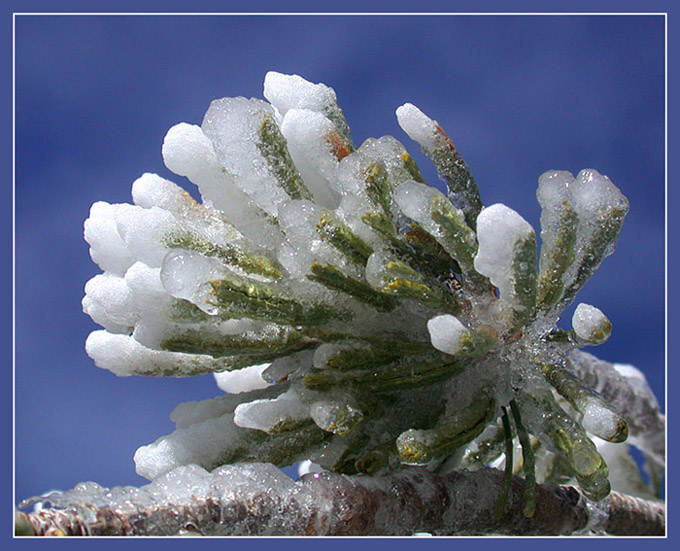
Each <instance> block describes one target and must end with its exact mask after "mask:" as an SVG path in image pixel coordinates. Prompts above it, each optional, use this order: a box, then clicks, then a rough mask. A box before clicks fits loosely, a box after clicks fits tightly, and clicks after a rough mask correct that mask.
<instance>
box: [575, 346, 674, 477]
mask: <svg viewBox="0 0 680 551" xmlns="http://www.w3.org/2000/svg"><path fill="white" fill-rule="evenodd" d="M568 359H569V365H570V368H571V369H572V370H573V373H574V374H575V375H576V376H577V377H578V378H579V379H581V380H582V381H583V383H584V384H586V385H588V386H589V387H590V388H592V389H594V390H596V391H597V392H599V393H600V394H601V395H602V397H603V398H604V399H605V400H607V402H609V403H610V404H611V405H613V406H614V407H615V408H616V409H617V411H619V412H620V413H621V415H623V416H624V417H625V418H626V421H627V423H628V429H629V433H630V441H631V442H632V443H634V444H635V445H636V446H637V447H639V448H640V449H641V450H642V451H643V452H644V453H645V454H646V455H648V456H649V457H651V458H652V459H653V460H655V461H656V462H657V463H658V464H659V465H664V464H665V455H666V441H665V434H666V418H665V416H664V415H663V414H662V413H661V412H660V411H659V403H658V402H657V400H656V398H655V396H654V393H653V392H652V390H651V389H650V388H649V385H648V384H647V380H646V379H645V377H644V375H643V374H642V373H641V372H640V371H639V370H637V369H635V368H634V367H632V366H629V365H622V364H612V363H610V362H607V361H604V360H600V359H599V358H597V357H595V356H593V355H592V354H588V353H587V352H582V351H581V350H573V351H571V352H570V353H569V355H568Z"/></svg>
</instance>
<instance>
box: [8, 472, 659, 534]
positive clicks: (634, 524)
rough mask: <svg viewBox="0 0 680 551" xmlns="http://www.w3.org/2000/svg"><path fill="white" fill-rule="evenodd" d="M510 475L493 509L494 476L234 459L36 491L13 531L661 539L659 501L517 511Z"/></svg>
mask: <svg viewBox="0 0 680 551" xmlns="http://www.w3.org/2000/svg"><path fill="white" fill-rule="evenodd" d="M524 484H525V482H524V481H523V480H522V479H521V478H519V477H513V479H512V493H511V497H510V499H509V502H508V505H507V508H506V510H505V514H504V515H503V516H501V517H500V518H497V517H496V515H495V514H494V511H495V507H496V497H497V496H498V494H499V492H500V490H501V488H502V486H503V473H501V472H500V471H497V470H496V469H482V470H479V471H476V472H473V473H471V472H465V471H464V472H452V473H449V474H447V475H444V476H441V475H437V474H434V473H432V472H429V471H427V470H425V469H420V468H411V469H408V470H404V471H401V472H398V473H394V474H392V475H390V476H384V477H366V476H353V477H350V476H346V475H339V474H335V473H309V474H307V475H305V476H303V477H302V478H301V479H300V480H298V481H297V482H294V481H293V480H291V479H290V478H288V477H287V476H286V475H285V474H283V473H282V472H281V471H279V470H278V469H276V468H275V467H273V466H272V465H269V464H262V463H253V464H237V465H231V466H227V467H220V468H218V469H216V470H214V471H213V472H212V473H208V472H207V471H205V470H203V469H201V468H200V467H196V466H195V465H190V466H187V467H180V468H178V469H176V470H174V471H172V472H170V473H168V474H167V475H165V476H164V477H161V478H159V479H158V480H156V481H154V482H153V483H151V484H149V485H147V486H143V487H141V488H129V487H128V488H120V487H118V488H112V489H111V490H109V489H108V488H102V487H101V486H99V485H98V484H95V483H92V482H89V483H84V484H80V485H78V486H77V487H76V488H74V489H73V490H70V491H68V492H65V493H56V494H51V495H49V496H43V497H39V498H33V499H31V500H27V501H26V502H24V503H23V504H22V508H26V507H29V506H30V505H32V504H35V503H40V504H42V507H41V508H40V509H39V510H37V511H34V512H30V513H26V512H19V513H17V514H16V517H15V519H16V520H15V527H16V530H17V532H18V533H20V534H21V535H41V536H42V535H88V536H177V535H184V536H187V535H188V536H192V535H196V536H200V535H203V536H266V535H274V536H305V535H307V536H322V535H336V536H341V535H345V536H366V535H375V536H387V535H412V534H415V533H423V532H425V533H430V534H433V535H480V534H487V535H542V536H547V535H560V534H561V535H567V534H573V533H600V534H602V533H604V534H610V535H636V536H642V535H663V534H664V531H665V510H664V506H663V505H662V504H659V503H655V502H651V501H645V500H642V499H638V498H633V497H631V496H627V495H624V494H618V493H612V494H611V495H610V496H609V497H608V498H607V499H606V500H605V501H604V502H602V503H600V504H598V505H597V506H596V507H593V506H589V505H588V504H587V503H586V501H585V500H584V499H583V497H582V496H581V494H580V493H579V491H578V490H576V489H575V488H572V487H564V486H558V487H555V486H542V485H541V486H537V487H536V504H537V506H536V511H535V514H534V515H533V517H531V518H527V517H525V516H524V514H523V506H524V503H523V498H522V493H523V486H524Z"/></svg>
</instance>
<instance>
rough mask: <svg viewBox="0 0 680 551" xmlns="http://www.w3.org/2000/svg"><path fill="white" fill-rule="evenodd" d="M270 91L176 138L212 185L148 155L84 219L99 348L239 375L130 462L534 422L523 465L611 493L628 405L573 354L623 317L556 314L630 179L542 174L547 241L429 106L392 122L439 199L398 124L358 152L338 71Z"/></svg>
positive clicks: (355, 447)
mask: <svg viewBox="0 0 680 551" xmlns="http://www.w3.org/2000/svg"><path fill="white" fill-rule="evenodd" d="M264 96H265V97H266V98H267V100H268V101H269V103H267V102H265V101H262V100H259V99H245V98H242V97H239V98H224V99H220V100H216V101H214V102H213V103H212V104H211V106H210V108H209V110H208V112H207V113H206V115H205V118H204V120H203V123H202V125H201V126H196V125H192V124H186V123H181V124H178V125H176V126H174V127H173V128H171V129H170V131H169V132H168V134H167V136H166V137H165V141H164V143H163V158H164V161H165V163H166V165H167V166H168V168H169V169H170V170H172V171H173V172H175V173H176V174H178V175H180V176H186V177H187V178H188V179H189V180H190V181H191V182H193V183H194V184H196V185H197V186H198V190H199V191H200V194H201V197H202V203H197V202H196V201H194V200H193V199H192V198H191V197H190V195H189V194H188V193H186V192H185V191H184V190H182V189H181V188H180V187H178V186H177V185H175V184H173V183H171V182H169V181H167V180H165V179H163V178H161V177H159V176H157V175H154V174H144V175H143V176H142V177H141V178H139V179H138V180H137V181H136V182H134V184H133V187H132V198H133V202H134V204H133V205H129V204H117V205H111V204H107V203H103V202H99V203H96V204H94V205H93V207H92V210H91V213H90V218H89V219H88V220H87V221H86V222H85V238H86V240H87V241H88V243H89V244H90V246H91V255H92V258H93V260H94V261H95V262H96V263H97V264H98V265H99V266H100V267H101V268H102V270H103V271H104V273H103V274H101V275H97V276H96V277H94V278H93V279H92V280H91V281H89V282H88V284H87V286H86V296H85V298H84V299H83V307H84V309H85V311H86V312H87V313H88V314H89V315H90V316H91V317H92V319H93V320H95V321H96V322H97V323H99V324H100V325H102V326H103V327H104V329H103V330H100V331H95V332H93V333H92V334H91V335H90V336H89V338H88V340H87V351H88V354H89V355H90V356H91V357H92V358H93V359H94V360H95V363H96V364H97V365H98V366H99V367H102V368H105V369H109V370H111V371H112V372H114V373H116V374H117V375H121V376H128V375H148V376H173V377H183V376H190V375H195V374H199V373H215V377H216V379H217V382H218V385H219V386H220V388H222V389H223V390H224V391H225V392H227V393H228V394H224V395H223V396H220V397H218V398H215V399H213V400H207V401H203V402H197V403H185V404H181V405H180V406H178V407H177V409H176V410H175V411H174V412H173V414H172V419H173V420H174V422H175V423H176V426H177V430H176V431H175V432H173V433H172V434H170V435H167V436H163V437H161V438H159V439H158V440H157V441H156V442H154V443H153V444H150V445H148V446H145V447H142V448H140V449H139V450H138V451H137V453H136V455H135V461H136V464H137V471H138V472H139V473H140V474H141V475H143V476H145V477H147V478H149V479H155V478H157V477H159V476H161V475H163V474H164V473H168V472H170V471H171V470H172V469H174V468H176V467H177V466H179V465H190V464H197V465H200V466H201V467H203V468H205V469H209V470H211V469H214V468H216V467H218V466H220V465H226V464H230V463H235V462H244V461H245V462H256V461H259V462H271V463H274V464H276V465H279V466H282V465H289V464H292V463H294V462H296V461H301V460H311V461H313V462H314V463H316V464H318V465H320V466H321V467H323V468H325V469H329V470H334V471H338V472H342V473H347V474H355V473H367V474H378V473H384V472H387V471H392V470H395V469H398V468H400V467H401V466H403V465H426V466H427V467H429V468H432V469H440V470H446V469H451V468H456V467H458V466H462V467H466V468H477V467H479V466H481V465H483V464H487V463H489V462H490V461H492V460H494V459H496V458H499V457H502V456H503V453H505V454H506V457H508V458H509V457H510V456H511V451H512V443H513V441H514V439H518V440H519V442H520V443H521V447H522V453H523V458H524V461H523V466H524V471H525V474H526V476H527V478H528V479H529V481H530V482H531V481H533V480H534V479H535V475H534V469H535V468H536V469H537V472H538V473H539V480H543V481H554V480H563V479H564V477H565V476H567V477H575V478H576V480H577V481H578V483H579V484H580V485H581V487H582V489H583V491H584V492H585V493H586V495H588V496H590V497H591V498H593V499H596V500H597V499H602V498H603V497H605V496H606V495H607V494H608V492H609V482H608V478H607V477H608V469H607V466H606V464H605V462H604V460H603V458H602V456H601V455H600V454H599V453H598V451H597V449H596V446H595V445H594V444H593V441H592V439H591V437H590V435H595V436H597V437H599V438H601V439H604V440H607V441H610V442H621V441H623V440H625V439H626V437H627V430H628V429H627V425H626V422H625V421H624V419H623V417H622V416H621V415H619V413H617V411H616V410H615V409H614V407H613V406H611V405H609V404H608V403H607V402H606V401H605V400H604V399H603V398H602V397H601V396H600V395H599V394H598V393H597V392H595V391H594V390H592V389H591V388H589V387H587V386H586V385H585V384H583V383H582V382H581V381H580V380H579V379H578V378H577V377H576V375H575V373H574V371H573V370H572V369H571V365H570V359H569V358H570V352H571V351H572V350H573V349H574V348H575V347H581V346H585V345H589V344H599V343H601V342H604V341H605V340H606V338H607V337H608V336H609V333H610V330H611V325H610V323H609V320H608V319H607V318H606V317H605V316H604V314H602V312H600V311H599V310H598V309H597V308H594V307H592V306H589V305H579V307H578V308H577V309H576V312H575V314H574V318H573V329H571V330H561V329H558V328H557V326H556V323H557V320H558V317H559V314H560V312H561V311H562V310H563V309H564V307H565V306H567V305H568V304H569V303H570V302H571V301H572V299H573V298H574V296H575V295H576V293H577V292H578V291H579V289H580V288H581V287H582V286H583V284H584V283H585V282H586V281H587V279H588V278H589V277H590V276H591V274H592V273H593V272H594V271H595V270H596V269H597V267H598V266H599V264H600V262H601V261H602V260H603V258H604V257H606V256H607V255H609V254H610V253H611V252H612V251H613V249H614V244H615V242H616V240H617V237H618V234H619V230H620V228H621V224H622V222H623V218H624V216H625V214H626V212H627V210H628V203H627V200H626V198H625V197H624V196H623V195H622V194H621V193H620V191H619V190H618V189H617V188H616V187H615V186H614V184H612V182H611V181H610V180H609V179H608V178H607V177H606V176H602V175H600V174H599V173H597V172H596V171H594V170H584V171H582V172H581V173H579V174H578V176H576V177H573V176H572V175H571V174H569V173H567V172H558V171H551V172H547V173H546V174H544V175H543V176H541V177H540V179H539V188H538V200H539V202H540V204H541V206H542V208H543V213H542V215H541V238H542V247H541V251H540V257H539V255H538V253H537V240H536V235H535V233H534V230H533V228H532V227H531V226H530V225H529V224H528V223H527V222H526V221H525V220H524V219H523V218H522V217H521V216H520V215H519V214H518V213H516V212H515V211H513V210H512V209H510V208H509V207H507V206H505V205H502V204H496V205H491V206H488V207H486V208H484V207H483V205H482V201H481V198H480V196H479V193H478V191H477V186H476V184H475V181H474V179H473V177H472V174H471V172H470V170H469V168H468V166H467V165H466V164H465V162H464V160H463V159H462V157H461V156H460V154H459V153H458V151H457V150H456V148H455V146H454V144H453V142H452V141H451V140H450V139H449V137H448V136H447V135H446V133H445V132H444V131H443V130H442V128H441V127H440V126H439V124H438V123H437V122H436V121H433V120H431V119H430V118H428V117H427V116H426V115H425V114H423V113H422V112H421V111H420V110H418V109H417V108H416V107H414V106H413V105H410V104H406V105H404V106H402V107H400V108H399V109H398V110H397V117H398V120H399V124H400V125H401V127H402V128H403V129H404V130H405V131H406V133H407V134H408V135H409V136H410V137H411V138H412V139H413V140H415V141H416V142H417V143H418V144H419V145H420V146H421V148H422V150H423V151H424V153H425V154H426V155H427V156H429V157H430V159H431V160H432V161H433V162H434V164H435V166H436V167H437V169H438V172H439V175H440V176H441V178H442V180H443V181H444V182H445V183H446V185H447V189H448V194H447V195H444V194H442V193H441V192H439V191H438V190H436V189H435V188H433V187H430V186H429V185H427V184H426V183H425V182H424V179H423V176H422V175H421V172H420V170H419V169H418V167H417V166H416V164H415V162H414V160H413V158H412V157H411V156H410V155H409V154H408V152H407V151H406V150H405V149H404V147H403V146H402V145H401V143H399V142H398V141H397V140H396V139H395V138H393V137H391V136H384V137H382V138H378V139H368V140H366V141H365V142H364V143H363V144H362V145H361V146H360V147H358V148H356V147H355V146H354V144H353V142H352V139H351V137H350V134H349V127H348V125H347V123H346V122H345V119H344V116H343V113H342V111H341V110H340V108H339V107H338V104H337V102H336V95H335V92H334V91H333V90H332V89H331V88H328V87H327V86H325V85H323V84H312V83H309V82H307V81H305V80H303V79H302V78H300V77H298V76H287V75H282V74H278V73H273V72H272V73H268V74H267V76H266V78H265V84H264ZM537 265H538V270H537ZM513 419H514V427H513V424H512V422H511V421H512V420H513ZM588 433H590V435H589V434H588ZM512 463H513V462H512V461H509V460H508V461H506V464H507V467H506V471H508V472H510V470H511V469H512V468H513V465H512ZM530 486H531V484H528V485H527V487H528V488H530ZM530 501H531V495H530V490H529V494H528V505H527V513H528V514H531V503H530Z"/></svg>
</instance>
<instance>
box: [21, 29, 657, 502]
mask: <svg viewBox="0 0 680 551" xmlns="http://www.w3.org/2000/svg"><path fill="white" fill-rule="evenodd" d="M15 40H16V88H15V90H16V111H15V113H16V134H15V137H16V158H15V161H16V165H15V168H16V180H15V192H16V207H15V213H16V221H15V226H16V237H15V238H16V264H15V270H16V272H15V273H16V293H15V299H16V318H15V319H16V321H15V329H16V337H15V345H16V363H15V399H16V404H15V415H16V417H15V460H16V467H15V469H16V470H15V485H16V486H15V489H16V497H17V499H22V498H25V497H28V496H31V495H35V494H38V493H41V492H44V491H46V490H50V489H68V488H71V487H73V486H74V485H75V484H76V483H78V482H80V481H83V480H95V481H97V482H99V483H100V484H102V485H105V486H111V485H121V484H134V485H139V484H143V483H144V482H145V480H144V479H142V478H140V477H138V476H137V475H136V474H135V473H134V464H133V461H132V456H133V454H134V451H135V450H136V449H137V448H138V447H139V446H141V445H144V444H147V443H150V442H152V441H154V440H155V439H156V438H157V437H158V436H160V435H162V434H166V433H168V432H170V431H171V430H172V424H171V422H170V421H169V418H168V415H169V413H170V412H171V411H172V409H173V408H174V407H175V406H176V405H177V404H178V403H179V402H182V401H188V400H198V399H204V398H210V397H213V396H215V395H216V394H217V393H218V391H217V388H216V387H215V385H214V382H213V379H212V377H211V376H203V377H197V378H193V379H176V380H175V379H168V380H160V379H143V378H136V377H135V378H117V377H115V376H114V375H113V374H111V373H109V372H108V371H103V370H100V369H98V368H96V367H95V366H94V364H93V362H92V361H91V360H90V359H89V358H88V357H87V355H86V354H85V351H84V341H85V338H86V337H87V335H88V333H89V332H90V331H92V330H94V329H97V328H98V327H97V326H96V325H95V324H94V323H93V322H92V321H91V320H90V319H89V317H88V316H86V315H85V314H83V313H82V311H81V306H80V301H81V299H82V295H83V287H84V285H85V282H86V281H87V280H88V279H90V278H91V277H93V276H94V275H95V274H96V273H98V272H99V269H98V268H97V266H96V265H95V264H94V263H93V262H92V261H91V260H90V258H89V254H88V246H87V244H86V243H85V242H84V240H83V238H82V223H83V221H84V220H85V218H86V217H87V216H88V211H89V207H90V205H91V204H92V203H93V202H95V201H97V200H105V201H108V202H129V201H130V186H131V184H132V182H133V181H134V180H135V179H136V178H137V177H138V176H139V175H140V174H142V173H143V172H147V171H148V172H157V173H159V174H161V175H163V176H165V177H169V178H170V179H173V180H174V181H175V182H177V183H179V184H181V185H183V186H186V187H187V189H190V190H191V188H192V187H193V186H191V184H188V182H186V181H185V180H184V179H182V178H179V177H176V176H174V175H172V174H171V173H169V171H167V169H165V167H164V165H163V163H162V159H161V154H160V147H161V143H162V140H163V137H164V135H165V133H166V131H167V130H168V128H169V127H170V126H172V125H174V124H175V123H177V122H181V121H186V122H191V123H197V124H200V122H201V120H202V117H203V114H204V112H205V110H206V109H207V107H208V105H209V103H210V101H211V100H212V99H215V98H218V97H224V96H237V95H243V96H254V97H262V81H263V78H264V74H265V73H266V72H267V71H268V70H276V71H280V72H284V73H296V74H300V75H302V76H304V77H305V78H307V79H308V80H311V81H314V82H324V83H326V84H328V85H329V86H332V87H333V88H334V89H335V90H336V92H337V95H338V98H339V102H340V104H341V106H342V107H343V108H344V110H345V115H346V117H347V120H348V121H349V123H350V125H351V127H352V133H353V136H354V139H355V142H356V143H357V144H359V143H361V142H362V141H363V140H364V139H365V138H368V137H371V136H380V135H384V134H392V135H394V136H396V137H397V138H398V139H400V140H401V141H403V143H404V144H405V145H406V147H407V148H408V149H409V150H410V151H411V152H412V153H414V156H416V158H417V160H418V162H419V164H420V166H421V168H422V169H423V171H424V173H425V175H426V178H427V179H428V181H430V183H436V175H435V174H434V171H433V170H432V169H431V167H430V165H429V162H428V161H426V160H425V159H423V158H422V157H421V156H419V155H417V153H418V148H417V146H415V145H414V144H413V143H412V142H410V140H409V139H408V137H407V136H406V135H405V134H404V133H403V132H402V131H401V130H400V129H399V127H398V125H397V122H396V117H395V116H394V110H395V109H396V107H398V106H399V105H401V104H403V103H404V102H407V101H409V102H412V103H414V104H416V105H417V106H419V107H420V108H421V109H422V110H423V111H425V112H426V113H427V114H429V115H430V116H432V117H433V118H435V119H437V120H438V121H439V122H440V123H441V124H442V126H443V127H444V128H445V129H446V130H447V132H448V133H449V135H450V136H451V137H452V138H453V140H454V141H455V142H456V145H457V146H458V148H459V150H460V151H461V153H462V154H463V155H464V157H465V158H466V160H467V161H468V163H469V164H470V165H471V167H472V169H473V172H474V174H475V177H476V179H477V181H478V183H479V186H480V189H481V192H482V197H483V199H484V202H485V204H492V203H495V202H503V203H506V204H507V205H509V206H510V207H512V208H513V209H515V210H517V211H518V212H520V213H521V214H522V215H523V216H524V217H525V218H526V219H527V220H529V221H530V222H531V223H532V224H533V225H534V227H536V228H538V218H539V214H540V211H539V208H538V204H537V203H536V199H535V189H536V183H537V178H538V176H539V175H540V174H541V173H542V172H544V171H546V170H548V169H565V170H570V171H572V172H574V173H576V172H578V171H579V170H580V169H582V168H596V169H598V170H599V171H600V172H602V173H604V174H607V175H608V176H609V177H610V178H611V179H612V180H613V181H614V183H615V184H616V185H617V186H618V187H619V188H620V189H621V190H622V191H623V193H624V194H625V195H626V196H627V197H628V198H629V200H630V203H631V212H630V214H629V215H628V217H627V219H626V223H625V224H624V228H623V232H622V235H621V239H620V241H619V245H618V248H617V251H616V253H615V254H614V255H613V256H612V257H609V258H608V259H606V260H605V262H604V264H603V266H602V267H601V269H600V270H599V271H598V272H597V274H596V275H595V276H594V277H593V279H592V280H591V281H590V282H589V283H588V284H587V286H586V288H585V289H584V290H583V291H582V292H581V293H580V295H579V297H578V301H582V302H587V303H590V304H594V305H595V306H598V307H599V308H601V309H602V310H603V311H604V312H605V313H606V314H607V315H608V316H609V317H610V319H611V320H612V322H613V325H614V332H613V335H612V337H611V339H610V341H609V342H608V343H607V344H605V345H603V346H601V347H598V348H593V349H589V351H591V352H593V353H595V354H597V355H598V356H600V357H602V358H603V359H607V360H610V361H618V362H625V363H633V364H635V365H636V366H638V367H639V368H640V369H642V370H643V371H644V372H645V373H646V375H647V377H648V379H649V381H650V383H651V385H652V388H653V389H654V391H655V393H656V394H657V396H658V397H659V400H660V402H662V403H663V401H664V400H663V396H664V388H665V387H664V376H665V373H664V358H665V356H664V206H665V191H664V90H665V88H664V20H663V18H662V17H661V16H554V17H548V16H434V17H431V16H373V17H370V16H314V17H312V16H221V17H217V16H211V17H188V16H173V17H170V16H154V17H151V16H137V17H130V16H18V17H17V19H16V37H15ZM569 313H570V312H569ZM569 318H570V315H565V317H564V319H565V323H564V325H565V326H568V320H569Z"/></svg>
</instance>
